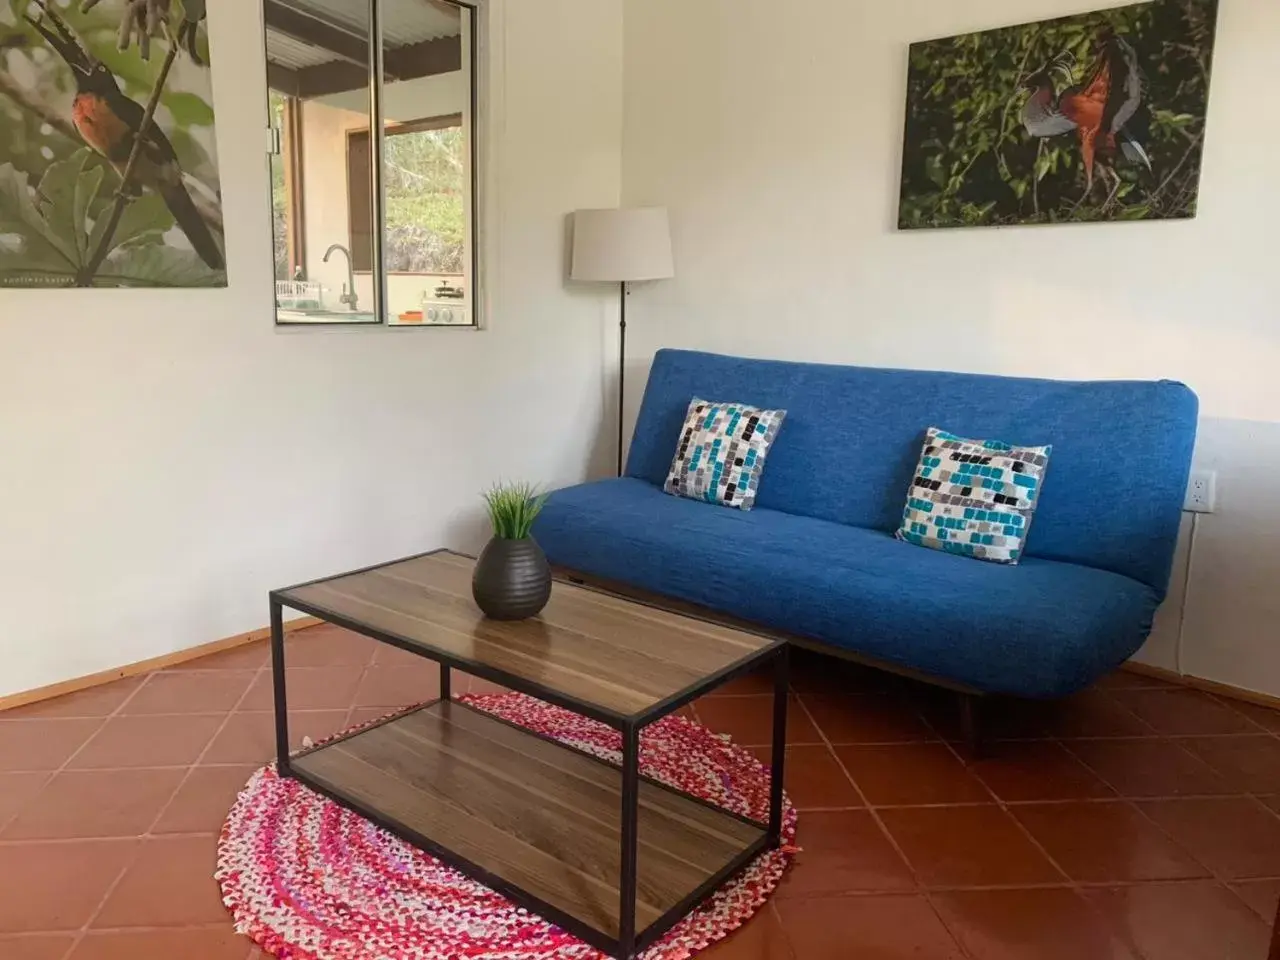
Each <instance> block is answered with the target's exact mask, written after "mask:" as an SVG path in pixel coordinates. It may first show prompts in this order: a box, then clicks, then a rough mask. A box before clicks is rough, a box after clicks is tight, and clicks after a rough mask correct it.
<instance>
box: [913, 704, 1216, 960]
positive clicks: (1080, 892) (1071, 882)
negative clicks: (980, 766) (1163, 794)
mask: <svg viewBox="0 0 1280 960" xmlns="http://www.w3.org/2000/svg"><path fill="white" fill-rule="evenodd" d="M1121 706H1123V704H1121ZM1126 709H1127V708H1126ZM1139 719H1141V718H1139ZM925 722H926V723H928V722H929V721H928V718H926V719H925ZM1059 746H1061V744H1059ZM947 749H948V750H950V751H951V754H952V756H954V757H955V758H956V760H958V761H959V762H960V763H961V765H962V766H963V767H964V769H965V772H967V773H969V775H970V776H972V777H973V778H974V779H975V780H977V781H978V782H979V783H981V784H982V786H983V788H984V789H985V790H986V791H987V792H988V793H989V794H991V797H992V799H993V800H994V801H995V802H996V805H997V807H999V809H1000V812H1001V813H1003V814H1004V815H1005V816H1006V817H1008V818H1009V820H1011V821H1012V822H1013V824H1014V826H1015V827H1016V829H1017V830H1018V831H1019V832H1020V833H1021V834H1022V835H1023V836H1024V837H1025V838H1026V839H1027V841H1028V842H1029V843H1030V844H1031V845H1032V846H1033V847H1034V848H1035V849H1036V850H1038V851H1039V852H1040V855H1041V856H1042V857H1044V858H1045V860H1047V861H1048V862H1049V864H1050V865H1052V867H1053V869H1055V870H1057V871H1058V873H1059V874H1060V875H1061V876H1062V877H1063V878H1064V879H1065V880H1066V888H1067V889H1069V890H1070V891H1071V893H1072V895H1073V896H1075V898H1076V899H1077V900H1079V901H1080V902H1082V903H1083V904H1084V905H1085V909H1086V910H1087V911H1088V912H1089V913H1090V914H1091V915H1092V916H1093V917H1095V918H1096V919H1097V920H1098V921H1099V922H1100V923H1101V924H1102V929H1104V930H1106V931H1107V933H1108V934H1109V935H1110V936H1111V937H1112V938H1113V940H1115V941H1116V942H1119V943H1121V944H1123V945H1124V946H1125V949H1127V950H1132V952H1133V955H1134V958H1135V960H1136V958H1139V957H1142V956H1143V953H1142V951H1141V950H1139V949H1138V945H1137V943H1129V942H1128V938H1126V937H1124V936H1123V935H1122V934H1121V931H1120V930H1118V929H1117V925H1116V923H1115V922H1114V921H1113V920H1112V919H1111V918H1110V917H1108V916H1107V915H1106V914H1105V913H1104V912H1103V910H1102V907H1101V906H1100V905H1099V904H1098V903H1096V902H1095V901H1094V899H1093V898H1092V897H1088V896H1086V895H1085V893H1084V889H1085V888H1084V887H1082V886H1081V885H1080V884H1079V883H1078V882H1077V881H1076V879H1075V878H1074V877H1073V876H1071V874H1069V873H1068V872H1067V871H1066V870H1065V869H1063V867H1062V864H1060V863H1059V862H1058V861H1057V858H1055V857H1054V856H1053V855H1052V854H1051V853H1050V852H1049V850H1048V849H1047V848H1046V847H1045V846H1044V844H1042V843H1041V842H1040V841H1039V839H1037V837H1036V836H1035V835H1034V834H1033V833H1032V832H1031V830H1030V829H1029V828H1028V827H1027V825H1026V824H1025V823H1023V822H1022V820H1020V819H1019V818H1018V817H1017V816H1015V815H1014V813H1013V811H1011V810H1010V809H1009V806H1008V804H1006V803H1005V801H1004V799H1003V798H1002V797H1001V796H1000V795H999V794H998V793H996V791H995V790H994V789H992V787H991V785H990V784H989V783H987V782H986V781H985V780H984V779H983V778H982V777H981V776H980V775H978V774H977V773H974V772H973V771H972V767H973V766H974V764H971V763H969V761H968V760H967V759H966V758H965V757H964V756H962V755H961V753H960V751H959V750H958V749H957V748H956V745H955V744H953V743H951V742H950V741H947ZM1068 755H1069V756H1071V757H1073V758H1074V759H1075V760H1076V761H1077V762H1081V763H1083V761H1081V760H1080V758H1079V757H1076V756H1075V754H1072V753H1070V752H1068ZM976 762H977V761H975V762H974V763H975V764H976ZM1084 766H1085V769H1087V770H1089V771H1090V772H1092V773H1093V774H1094V775H1095V776H1098V779H1099V780H1100V781H1101V782H1102V783H1104V784H1106V786H1107V787H1108V788H1109V789H1111V790H1115V787H1114V786H1113V785H1112V784H1110V783H1108V782H1107V781H1106V780H1104V779H1103V778H1102V777H1101V776H1100V775H1098V773H1097V771H1096V770H1094V769H1093V768H1092V767H1090V766H1088V764H1085V765H1084ZM1116 794H1117V796H1119V791H1116ZM1066 802H1070V801H1066ZM1193 859H1194V858H1193ZM1023 889H1026V887H1023ZM1055 889H1062V885H1057V886H1056V887H1055ZM1089 889H1093V888H1092V887H1091V888H1089Z"/></svg>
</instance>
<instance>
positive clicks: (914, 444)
mask: <svg viewBox="0 0 1280 960" xmlns="http://www.w3.org/2000/svg"><path fill="white" fill-rule="evenodd" d="M937 362H938V363H945V362H946V354H945V353H943V354H939V355H938V357H937ZM695 396H697V397H728V398H732V399H734V400H738V401H741V402H743V403H749V404H751V405H752V406H756V407H764V408H768V409H779V410H786V411H787V424H786V426H785V427H784V428H783V430H782V432H781V433H780V434H779V436H778V441H777V442H776V443H775V444H774V445H773V449H772V450H771V451H770V453H769V468H768V470H766V471H765V474H764V476H763V477H762V478H761V481H760V493H759V496H758V497H757V499H756V507H757V508H765V509H769V510H783V511H786V512H787V513H795V514H801V515H804V516H809V517H816V518H818V519H820V520H832V521H834V522H836V523H844V524H848V525H850V526H854V527H867V528H870V529H873V530H882V531H884V532H885V533H891V532H892V531H893V530H895V529H896V528H897V526H898V524H899V522H900V521H901V520H902V497H903V491H905V490H906V489H907V486H908V485H909V484H910V482H911V476H912V474H911V471H912V468H913V467H914V466H915V463H916V458H917V457H918V456H919V454H920V444H921V441H922V440H923V439H924V431H925V428H926V427H928V426H929V425H930V424H934V423H942V424H946V427H947V429H948V430H950V431H952V432H953V433H956V434H959V435H960V436H965V437H1000V438H1001V439H1004V440H1011V441H1017V442H1020V443H1036V444H1052V445H1053V479H1052V482H1050V483H1048V485H1047V486H1046V488H1045V493H1044V497H1043V498H1042V499H1041V501H1040V505H1039V506H1038V507H1037V508H1036V521H1035V534H1034V535H1033V536H1032V538H1031V542H1030V543H1029V544H1028V545H1027V551H1028V556H1032V557H1042V558H1044V559H1047V560H1064V561H1067V562H1071V563H1082V564H1086V565H1088V566H1091V567H1099V568H1101V569H1103V570H1111V571H1113V572H1115V573H1122V574H1124V575H1125V576H1127V577H1133V578H1134V579H1135V580H1141V581H1142V582H1143V583H1146V584H1148V585H1150V586H1152V587H1154V588H1155V589H1156V590H1157V591H1159V592H1160V593H1161V594H1162V595H1163V592H1164V590H1165V589H1166V587H1167V585H1168V581H1169V571H1170V569H1171V566H1172V563H1173V554H1174V547H1175V545H1176V542H1177V536H1178V525H1179V523H1180V521H1181V517H1182V513H1181V511H1182V499H1183V495H1184V493H1185V492H1186V485H1187V474H1188V472H1189V470H1190V466H1191V450H1192V447H1193V445H1194V443H1195V434H1196V411H1197V401H1196V395H1195V394H1194V393H1192V392H1191V391H1190V390H1189V389H1187V387H1185V386H1183V385H1182V384H1180V383H1172V382H1170V381H1159V382H1145V381H1144V382H1138V381H1113V382H1067V381H1056V380H1030V379H1023V378H1017V377H992V376H980V375H977V374H962V373H934V372H929V371H924V370H881V369H874V368H870V367H846V366H835V365H830V364H818V363H790V362H785V361H778V360H746V359H743V358H741V357H725V356H718V355H715V354H708V353H693V352H689V351H684V350H660V351H659V352H658V353H657V355H656V356H655V357H654V361H653V368H652V370H651V372H650V375H649V382H648V386H647V387H646V389H645V394H644V403H643V405H642V406H641V410H640V418H639V421H638V422H637V424H636V431H635V439H634V441H633V442H632V445H631V454H630V459H629V460H628V465H627V475H628V476H632V477H637V478H639V479H641V480H647V481H648V482H649V483H651V484H653V485H654V486H661V485H662V482H663V480H664V479H665V478H666V475H667V468H668V467H669V466H670V465H671V452H672V451H673V450H674V449H675V445H676V440H677V438H678V437H679V435H680V425H681V424H682V423H684V415H685V411H686V410H687V409H688V406H689V401H690V400H692V399H693V398H694V397H695ZM1100 491H1105V496H1099V492H1100Z"/></svg>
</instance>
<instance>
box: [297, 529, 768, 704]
mask: <svg viewBox="0 0 1280 960" xmlns="http://www.w3.org/2000/svg"><path fill="white" fill-rule="evenodd" d="M474 566H475V561H474V560H472V559H471V558H469V557H464V556H461V555H459V554H455V553H451V552H448V551H438V552H435V553H430V554H425V555H423V556H420V557H413V558H410V559H408V560H400V561H397V562H394V563H389V564H386V565H384V566H380V567H374V568H372V569H369V570H363V571H359V572H356V573H351V574H346V575H343V576H338V577H334V578H332V579H329V580H322V581H318V582H315V583H310V584H304V585H302V586H298V587H291V588H288V589H285V590H280V591H276V592H275V593H273V594H272V596H273V598H274V599H276V600H278V601H279V602H280V603H282V604H284V605H285V606H289V607H293V608H294V609H298V610H301V611H302V612H304V613H311V614H313V615H315V616H319V617H321V618H324V619H331V620H333V621H334V622H340V623H342V624H343V625H345V626H349V627H351V628H352V629H355V630H357V631H360V632H367V633H368V634H369V635H370V636H374V637H375V638H377V639H386V638H388V637H390V638H394V640H395V641H396V642H397V643H398V645H401V646H405V647H407V648H409V649H412V650H415V651H417V652H420V653H422V654H423V655H425V656H427V657H432V658H435V659H440V658H444V659H447V660H449V661H452V662H453V664H454V665H455V666H458V667H459V668H460V669H462V670H464V671H469V672H473V671H474V670H475V669H478V670H479V671H480V675H481V676H486V675H487V676H489V677H490V678H494V677H495V676H496V677H497V679H498V682H499V683H502V682H503V681H504V679H505V680H507V681H514V682H510V683H509V685H511V686H516V687H517V688H520V687H521V686H523V687H525V688H532V689H530V690H529V691H528V692H534V693H535V695H536V693H537V692H547V693H550V694H553V695H555V696H558V697H560V698H562V699H566V700H569V701H572V702H573V703H574V704H579V705H587V706H589V707H594V708H596V709H597V710H598V711H602V712H604V713H607V714H610V715H613V716H616V717H622V718H636V717H640V716H643V715H645V714H646V713H648V712H650V711H652V710H654V709H655V708H656V707H658V706H659V705H660V704H663V703H664V701H668V700H670V699H672V698H674V697H678V696H679V695H681V694H684V693H686V692H688V691H689V690H691V689H692V688H695V687H698V686H701V685H704V684H706V683H707V681H708V680H709V679H711V678H713V677H715V676H716V675H718V674H720V673H722V672H724V671H726V670H729V669H731V668H734V667H735V666H737V665H740V664H742V663H744V662H746V661H749V660H751V659H753V658H757V657H758V656H759V655H760V654H762V653H763V652H765V651H768V650H772V649H774V648H776V647H777V646H779V645H780V643H781V641H778V640H774V639H771V638H768V637H762V636H758V635H756V634H752V633H748V632H746V631H742V630H735V629H733V628H731V627H726V626H721V625H719V624H714V623H709V622H706V621H702V620H696V619H693V618H691V617H687V616H683V615H681V614H677V613H671V612H667V611H664V610H660V609H658V608H656V607H650V606H646V605H644V604H641V603H637V602H634V601H631V600H626V599H623V598H621V597H614V596H611V595H609V594H605V593H601V592H599V591H596V590H591V589H588V588H585V587H580V586H576V585H574V584H571V583H566V582H563V581H556V583H555V585H554V586H553V588H552V591H551V601H550V602H549V603H548V604H547V606H546V608H545V609H544V610H543V611H542V613H541V614H539V615H538V616H537V617H535V618H533V619H530V620H520V621H513V622H504V621H498V620H490V619H488V618H486V617H485V616H484V614H482V613H481V612H480V610H479V608H478V607H477V606H476V605H475V601H474V600H473V599H472V597H471V574H472V570H473V568H474ZM379 634H381V635H382V636H378V635H379ZM469 668H471V670H469Z"/></svg>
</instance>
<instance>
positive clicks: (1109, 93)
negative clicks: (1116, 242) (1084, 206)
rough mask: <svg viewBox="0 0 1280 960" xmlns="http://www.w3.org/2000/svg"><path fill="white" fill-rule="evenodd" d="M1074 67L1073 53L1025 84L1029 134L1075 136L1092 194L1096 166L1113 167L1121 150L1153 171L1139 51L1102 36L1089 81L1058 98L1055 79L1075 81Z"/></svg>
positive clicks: (1114, 37)
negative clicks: (1146, 144) (1145, 143)
mask: <svg viewBox="0 0 1280 960" xmlns="http://www.w3.org/2000/svg"><path fill="white" fill-rule="evenodd" d="M1074 63H1075V58H1074V57H1073V56H1071V54H1069V53H1064V54H1060V55H1058V56H1057V57H1055V58H1054V59H1053V61H1052V62H1051V63H1050V65H1049V66H1048V67H1046V68H1045V69H1044V70H1041V71H1040V72H1038V73H1035V74H1033V75H1032V76H1031V77H1029V78H1028V79H1027V80H1026V81H1025V82H1024V84H1023V86H1024V88H1026V89H1027V90H1030V91H1031V96H1030V97H1029V98H1028V99H1027V102H1026V103H1025V104H1024V105H1023V108H1022V122H1023V125H1024V126H1025V127H1026V128H1027V132H1028V133H1030V134H1031V135H1032V136H1036V137H1053V136H1057V135H1059V134H1063V133H1069V132H1070V131H1072V130H1074V131H1076V134H1077V136H1078V137H1079V139H1080V158H1081V161H1082V163H1083V165H1084V172H1085V183H1086V188H1085V193H1086V195H1087V194H1088V192H1089V191H1091V190H1092V189H1093V171H1094V166H1095V164H1096V163H1098V162H1099V161H1105V162H1106V163H1108V164H1110V163H1111V162H1112V161H1113V160H1114V158H1115V156H1116V153H1117V148H1118V149H1119V151H1120V152H1122V153H1123V154H1124V156H1125V157H1126V158H1127V159H1129V160H1130V161H1132V162H1134V163H1138V164H1141V165H1142V166H1145V167H1146V168H1147V169H1148V170H1150V169H1151V158H1150V157H1149V156H1148V155H1147V151H1146V148H1145V147H1143V145H1142V137H1143V136H1144V135H1145V132H1146V126H1147V123H1148V111H1147V110H1146V105H1145V104H1144V103H1143V85H1142V73H1141V71H1140V69H1139V67H1138V54H1137V51H1135V50H1134V49H1133V46H1132V44H1130V43H1129V42H1128V41H1127V40H1125V39H1124V38H1123V37H1119V36H1117V35H1115V34H1114V33H1111V32H1110V31H1107V32H1105V33H1103V34H1101V35H1100V36H1099V38H1098V54H1097V56H1096V57H1095V59H1094V61H1093V64H1092V65H1091V67H1090V68H1089V72H1088V74H1087V75H1086V76H1085V79H1084V81H1083V82H1082V83H1077V84H1071V85H1070V86H1068V87H1066V88H1065V89H1064V90H1063V91H1062V92H1061V93H1058V92H1057V91H1056V90H1055V85H1054V77H1055V75H1057V76H1062V75H1063V74H1065V75H1066V76H1068V77H1071V76H1072V75H1073V71H1072V66H1073V65H1074ZM1113 174H1114V171H1113ZM1118 186H1119V182H1118V178H1117V187H1118Z"/></svg>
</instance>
